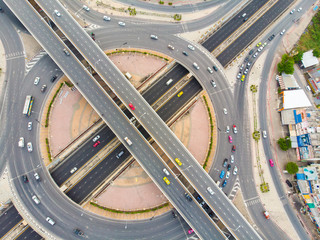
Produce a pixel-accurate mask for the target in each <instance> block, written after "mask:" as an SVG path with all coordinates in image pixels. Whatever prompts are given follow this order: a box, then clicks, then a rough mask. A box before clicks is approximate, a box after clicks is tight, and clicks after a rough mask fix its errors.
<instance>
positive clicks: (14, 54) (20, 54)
mask: <svg viewBox="0 0 320 240" xmlns="http://www.w3.org/2000/svg"><path fill="white" fill-rule="evenodd" d="M25 55H26V53H25V52H24V51H20V52H12V53H8V54H6V60H11V59H16V58H19V57H25Z"/></svg>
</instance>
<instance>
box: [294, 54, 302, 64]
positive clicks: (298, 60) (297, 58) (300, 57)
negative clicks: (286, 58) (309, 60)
mask: <svg viewBox="0 0 320 240" xmlns="http://www.w3.org/2000/svg"><path fill="white" fill-rule="evenodd" d="M302 55H303V53H302V52H298V53H297V54H296V55H294V56H293V60H294V62H295V63H298V62H300V61H301V60H302Z"/></svg>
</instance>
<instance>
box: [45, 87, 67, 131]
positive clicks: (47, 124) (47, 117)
mask: <svg viewBox="0 0 320 240" xmlns="http://www.w3.org/2000/svg"><path fill="white" fill-rule="evenodd" d="M62 86H63V83H61V84H60V87H59V88H58V89H57V91H56V93H55V94H54V96H53V98H52V99H51V102H50V104H49V107H48V111H47V116H46V125H45V127H48V126H49V116H50V111H51V107H52V104H53V102H54V100H55V99H56V97H57V95H58V93H59V91H60V89H61V88H62Z"/></svg>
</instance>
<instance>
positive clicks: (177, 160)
mask: <svg viewBox="0 0 320 240" xmlns="http://www.w3.org/2000/svg"><path fill="white" fill-rule="evenodd" d="M174 160H175V161H176V163H177V164H178V165H179V166H181V165H182V162H181V161H180V160H179V158H175V159H174Z"/></svg>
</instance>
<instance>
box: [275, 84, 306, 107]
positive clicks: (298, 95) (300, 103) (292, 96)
mask: <svg viewBox="0 0 320 240" xmlns="http://www.w3.org/2000/svg"><path fill="white" fill-rule="evenodd" d="M282 93H283V99H282V105H283V107H282V109H281V110H284V109H293V108H304V107H305V108H306V107H311V103H310V101H309V99H308V97H307V95H306V94H305V92H304V90H303V89H297V90H287V91H283V92H282Z"/></svg>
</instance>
